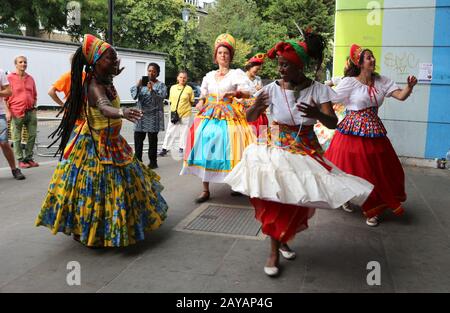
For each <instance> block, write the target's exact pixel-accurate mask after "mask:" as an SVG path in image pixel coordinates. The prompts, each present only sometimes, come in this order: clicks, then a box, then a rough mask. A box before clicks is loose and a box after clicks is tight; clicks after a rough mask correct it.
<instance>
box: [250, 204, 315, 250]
mask: <svg viewBox="0 0 450 313" xmlns="http://www.w3.org/2000/svg"><path fill="white" fill-rule="evenodd" d="M250 202H251V203H252V205H253V206H254V207H255V217H256V219H257V220H258V221H260V222H261V223H262V232H263V233H264V234H266V235H268V236H270V237H272V238H273V239H276V240H278V241H280V242H282V243H287V242H288V241H289V240H291V239H292V238H294V236H295V234H296V233H298V232H301V231H302V230H305V229H307V228H308V219H310V218H311V217H312V216H313V215H314V212H315V211H316V209H313V208H305V207H301V206H296V205H290V204H283V203H278V202H273V201H266V200H261V199H259V198H250Z"/></svg>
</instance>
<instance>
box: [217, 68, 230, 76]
mask: <svg viewBox="0 0 450 313" xmlns="http://www.w3.org/2000/svg"><path fill="white" fill-rule="evenodd" d="M229 71H230V69H226V70H225V71H221V70H218V71H217V76H219V77H224V76H225V75H227V74H228V72H229Z"/></svg>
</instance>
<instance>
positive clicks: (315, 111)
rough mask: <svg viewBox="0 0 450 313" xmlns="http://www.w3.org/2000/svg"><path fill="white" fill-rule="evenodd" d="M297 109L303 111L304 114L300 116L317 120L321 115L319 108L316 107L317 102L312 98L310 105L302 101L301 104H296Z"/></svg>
mask: <svg viewBox="0 0 450 313" xmlns="http://www.w3.org/2000/svg"><path fill="white" fill-rule="evenodd" d="M297 109H298V110H299V111H300V112H302V113H305V114H304V115H302V117H307V118H312V119H315V120H318V119H319V118H320V116H321V115H322V113H321V112H320V110H319V108H318V107H317V104H316V103H315V102H314V100H313V99H311V105H308V104H307V103H304V102H302V103H301V104H299V105H297Z"/></svg>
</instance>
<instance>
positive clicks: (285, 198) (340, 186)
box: [225, 125, 373, 242]
mask: <svg viewBox="0 0 450 313" xmlns="http://www.w3.org/2000/svg"><path fill="white" fill-rule="evenodd" d="M321 153H322V150H321V148H320V144H319V142H318V140H317V137H316V135H315V133H314V130H313V126H305V127H303V128H302V130H301V131H299V127H298V126H288V125H272V126H271V131H270V134H269V138H268V142H267V143H265V144H264V143H258V144H252V145H250V146H248V147H247V149H246V150H245V152H244V156H243V158H242V160H241V162H240V163H239V164H238V165H237V166H236V167H235V168H234V169H233V171H232V172H231V173H230V174H229V175H228V176H227V178H226V179H225V182H226V183H227V184H229V185H230V186H231V188H232V189H233V190H234V191H237V192H240V193H242V194H245V195H248V196H249V197H250V198H251V202H252V204H253V206H254V207H255V210H256V218H257V219H258V220H259V221H260V222H261V223H262V231H263V233H265V234H267V235H269V236H271V237H273V238H275V239H277V240H279V241H281V242H287V241H288V240H290V239H292V237H293V236H294V235H295V234H296V233H297V232H298V231H301V230H304V229H306V228H307V227H308V224H307V221H308V219H309V218H310V217H312V216H313V214H314V209H315V208H322V209H336V208H338V207H340V206H341V205H342V204H344V203H346V202H347V201H351V202H353V203H356V204H362V203H364V201H365V200H366V199H367V197H368V196H369V194H370V192H371V191H372V188H373V186H372V185H371V184H370V183H368V182H367V181H365V180H363V179H361V178H359V177H355V176H351V175H348V174H345V173H344V172H342V171H340V170H339V169H337V168H336V167H335V166H333V165H332V163H330V162H329V161H328V160H326V159H325V158H323V157H322V156H321Z"/></svg>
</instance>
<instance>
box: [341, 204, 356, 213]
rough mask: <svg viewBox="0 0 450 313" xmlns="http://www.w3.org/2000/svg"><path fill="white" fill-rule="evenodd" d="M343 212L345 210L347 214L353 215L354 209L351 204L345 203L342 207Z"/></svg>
mask: <svg viewBox="0 0 450 313" xmlns="http://www.w3.org/2000/svg"><path fill="white" fill-rule="evenodd" d="M341 208H342V210H344V211H345V212H348V213H353V212H354V209H353V207H352V205H351V204H350V202H345V203H344V204H343V205H342V206H341Z"/></svg>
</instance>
